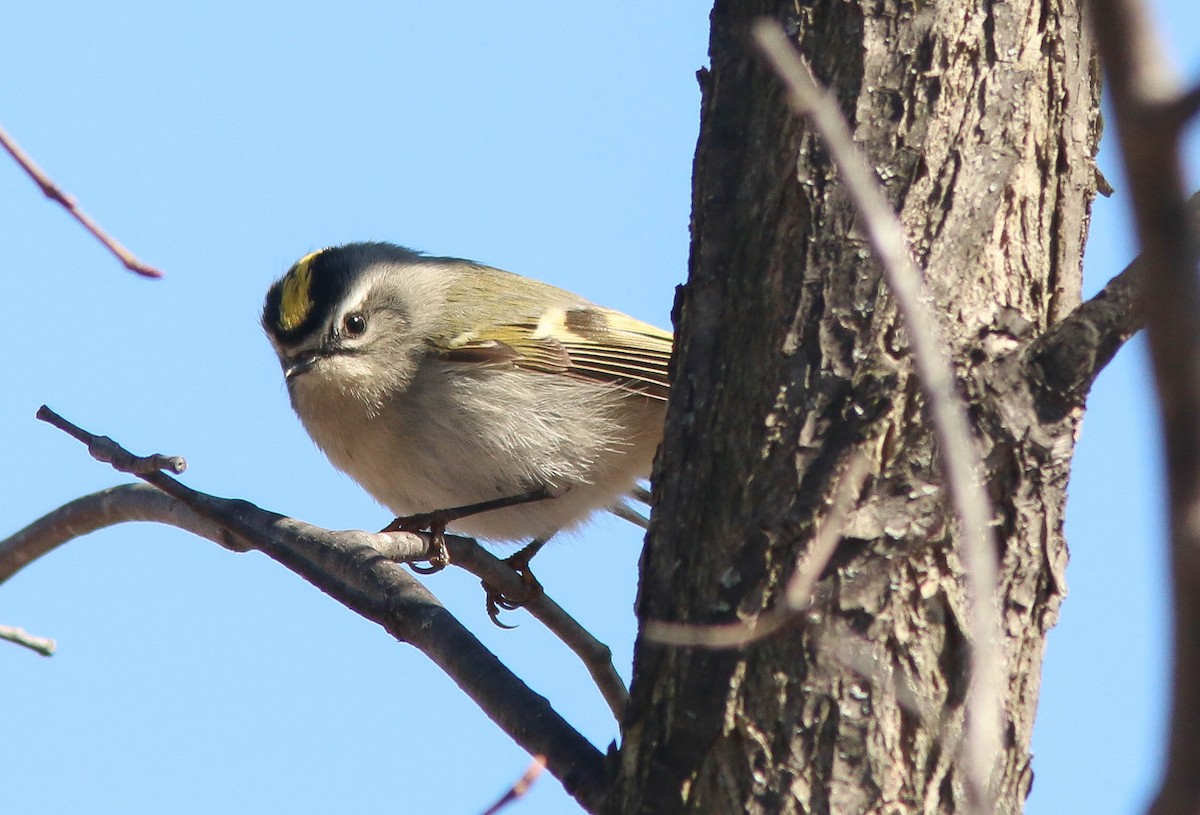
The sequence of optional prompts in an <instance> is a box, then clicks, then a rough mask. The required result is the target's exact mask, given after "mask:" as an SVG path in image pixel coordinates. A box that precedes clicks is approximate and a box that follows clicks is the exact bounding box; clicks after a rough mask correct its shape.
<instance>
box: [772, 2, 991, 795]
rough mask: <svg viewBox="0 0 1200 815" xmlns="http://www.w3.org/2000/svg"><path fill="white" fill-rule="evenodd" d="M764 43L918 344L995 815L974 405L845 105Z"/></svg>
mask: <svg viewBox="0 0 1200 815" xmlns="http://www.w3.org/2000/svg"><path fill="white" fill-rule="evenodd" d="M754 35H755V39H756V40H757V42H758V45H759V47H760V48H761V49H762V51H763V53H764V54H765V55H766V56H767V58H768V60H769V61H770V63H771V65H772V66H773V67H774V68H775V71H776V72H777V73H778V74H779V76H780V77H781V78H782V79H783V81H784V83H785V84H786V86H787V89H788V96H789V101H790V103H791V105H792V108H793V109H794V110H795V111H796V113H797V114H799V115H802V116H805V117H807V118H808V119H809V121H810V122H811V123H812V124H813V126H814V128H816V130H817V131H818V132H819V133H820V134H821V136H822V138H823V140H824V142H825V145H826V147H827V148H828V150H829V153H830V155H831V156H832V158H833V161H834V163H835V164H836V165H837V167H838V171H839V173H840V174H841V178H842V180H843V181H844V183H845V185H846V189H847V191H848V192H849V194H850V196H851V198H852V199H853V200H854V203H855V206H856V207H857V209H858V212H859V214H861V215H862V219H863V224H864V226H865V227H866V230H867V233H868V235H869V237H870V241H871V245H872V246H873V247H874V249H875V254H876V256H877V257H878V259H879V264H880V267H881V270H882V272H883V275H884V278H885V279H886V280H887V283H888V287H889V288H890V289H891V292H892V296H893V298H895V301H896V305H897V307H898V308H899V310H900V313H901V314H902V315H903V318H904V327H905V329H906V331H907V333H908V338H909V343H910V345H911V347H912V355H913V362H914V365H915V366H916V371H917V378H918V381H919V384H920V386H921V391H922V393H923V394H924V396H925V401H926V404H927V405H928V407H929V411H930V414H931V419H932V424H933V428H934V433H935V434H936V436H937V440H938V444H939V446H938V449H939V452H940V455H941V462H942V468H943V472H944V473H945V479H946V486H947V488H948V490H949V492H950V498H951V501H952V503H953V505H954V510H955V515H956V516H957V517H958V520H959V523H960V524H961V526H962V549H961V551H962V558H963V562H964V566H965V571H966V574H967V581H968V586H969V588H970V597H971V616H970V630H971V638H972V640H973V643H972V644H973V647H972V648H971V673H972V677H973V679H972V682H971V686H970V688H969V690H968V700H967V706H968V713H967V716H966V724H965V727H966V730H967V737H966V753H967V756H966V759H967V760H966V764H967V773H966V776H967V783H968V785H969V787H970V788H971V789H970V792H971V797H972V803H973V805H974V806H975V807H976V808H977V809H978V810H980V811H991V806H990V804H991V801H992V798H993V796H992V793H991V790H990V788H989V780H990V778H991V775H992V770H993V768H994V766H995V762H996V756H998V755H1000V720H1001V714H1002V702H1001V694H1000V687H1001V682H1000V659H999V653H998V649H999V642H1000V627H999V613H998V611H997V608H996V596H995V594H996V581H997V573H998V566H997V564H996V549H995V545H994V543H993V539H992V533H991V530H990V528H989V527H988V522H989V519H990V518H991V515H992V511H991V507H990V503H989V501H988V497H987V493H986V491H985V490H984V488H983V485H982V484H981V483H980V478H979V474H980V473H981V472H982V465H981V462H980V458H979V453H978V450H977V448H976V446H975V442H974V440H973V438H972V436H971V426H970V422H969V421H968V419H967V411H966V407H965V405H964V404H963V401H962V399H961V398H960V397H959V395H958V392H957V390H955V377H954V369H953V367H952V365H951V362H950V358H949V355H948V353H947V351H946V350H945V348H944V343H943V341H942V339H941V330H940V328H939V325H940V323H939V320H938V315H937V313H936V312H935V311H934V310H933V309H932V308H931V307H930V306H929V303H928V298H927V296H926V294H925V292H924V286H923V283H922V279H921V273H920V271H919V270H918V269H917V267H916V264H915V263H914V262H913V260H912V256H911V254H910V252H909V249H908V243H907V240H906V239H905V235H904V228H903V227H902V226H901V225H900V222H899V220H898V219H897V218H896V216H895V214H894V213H893V212H892V209H891V207H890V206H889V205H888V202H887V199H886V198H885V197H884V195H883V192H882V190H881V189H880V186H879V182H878V179H877V178H876V177H875V174H874V173H873V172H872V170H871V168H870V167H869V166H868V165H867V163H866V161H865V160H864V159H863V158H862V156H861V154H860V153H859V151H858V150H857V149H856V148H855V146H854V141H853V137H852V135H851V133H850V130H849V128H848V127H847V125H846V122H845V120H844V119H843V118H842V115H841V111H840V109H839V108H838V106H837V103H836V102H835V101H834V100H833V99H832V97H830V96H829V94H828V93H826V92H824V91H822V90H821V89H820V88H819V86H818V85H817V82H816V80H815V79H814V78H813V76H812V73H811V71H810V69H809V67H808V65H807V64H806V63H805V62H804V61H803V59H802V58H801V57H800V55H799V54H798V53H797V52H796V50H795V48H793V47H792V45H791V43H790V42H789V41H788V39H787V37H786V36H785V35H784V33H783V31H782V29H780V27H779V25H778V24H777V23H773V22H767V21H761V22H759V24H757V25H756V26H755V29H754Z"/></svg>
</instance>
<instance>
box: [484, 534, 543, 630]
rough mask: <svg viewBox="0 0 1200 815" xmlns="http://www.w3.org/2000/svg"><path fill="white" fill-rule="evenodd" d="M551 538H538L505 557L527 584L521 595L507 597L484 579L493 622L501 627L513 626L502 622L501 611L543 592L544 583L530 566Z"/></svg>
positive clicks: (488, 607)
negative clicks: (535, 575)
mask: <svg viewBox="0 0 1200 815" xmlns="http://www.w3.org/2000/svg"><path fill="white" fill-rule="evenodd" d="M548 540H550V538H548V537H547V538H538V539H536V540H534V541H531V542H530V543H529V544H528V545H526V546H525V547H524V548H522V549H521V550H520V551H518V552H517V553H516V554H514V555H510V556H509V557H506V558H505V559H504V563H506V564H507V565H508V566H509V568H511V569H512V570H513V571H514V572H516V573H517V574H518V575H520V576H521V581H522V582H523V583H524V584H525V590H524V591H523V592H522V593H521V596H520V597H506V596H504V594H503V593H501V592H500V590H499V589H497V588H495V587H494V586H490V585H488V582H487V581H486V580H485V581H483V588H484V589H485V590H486V591H487V612H488V616H489V617H491V618H492V622H493V623H495V624H496V625H498V626H500V627H501V628H513V626H511V625H505V624H504V623H502V622H500V611H501V610H504V611H514V610H516V609H518V608H520V607H521V606H523V605H525V604H526V603H528V602H529V601H530V600H532V599H533V598H534V597H536V596H537V595H539V594H541V592H542V584H541V583H539V582H538V580H537V578H536V577H534V576H533V571H532V570H531V569H530V568H529V561H531V560H533V556H534V555H536V554H537V553H538V552H539V551H541V549H542V547H543V546H545V545H546V541H548Z"/></svg>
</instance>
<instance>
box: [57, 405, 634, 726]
mask: <svg viewBox="0 0 1200 815" xmlns="http://www.w3.org/2000/svg"><path fill="white" fill-rule="evenodd" d="M37 417H38V418H39V419H41V420H42V421H44V422H48V423H50V424H52V425H54V426H55V427H57V428H58V429H59V430H62V431H63V432H65V433H67V434H68V435H70V436H71V437H72V438H74V439H75V440H76V441H79V442H82V443H83V444H85V445H87V448H88V452H89V453H90V454H91V455H92V457H93V458H95V459H96V460H97V461H101V462H104V463H106V464H110V465H112V466H113V468H115V469H117V470H120V471H121V472H125V473H131V474H133V475H138V476H142V475H146V474H149V473H155V472H158V471H160V470H162V469H172V471H173V472H176V473H179V472H183V470H184V468H186V466H187V465H186V463H185V462H184V460H183V457H182V456H162V455H158V454H155V455H152V456H144V457H143V456H134V455H132V454H131V453H129V452H128V451H126V450H125V449H124V448H123V447H121V446H120V445H119V444H117V443H116V442H115V441H113V440H112V439H110V438H108V437H107V436H96V435H94V434H92V433H89V432H88V431H86V430H84V429H82V428H80V427H78V426H77V425H75V424H72V423H71V422H70V421H68V420H66V419H64V418H63V417H62V416H60V415H58V414H57V413H55V412H54V411H53V410H51V409H50V408H48V407H47V406H45V405H42V406H41V407H40V408H38V412H37ZM176 467H177V468H178V469H176ZM388 530H391V527H388ZM388 530H385V531H384V532H380V533H378V534H376V535H371V534H370V533H366V532H363V533H357V534H361V535H364V536H367V539H368V540H369V543H368V545H372V546H374V547H375V548H376V549H378V550H379V551H380V552H384V553H386V555H387V557H389V558H391V559H392V560H396V561H402V562H406V563H411V562H413V561H417V560H421V559H423V558H426V557H428V556H429V554H430V552H429V548H428V546H427V545H421V546H419V547H418V550H414V548H413V547H412V543H413V542H414V540H418V541H420V540H424V541H428V538H424V537H420V538H413V537H408V536H407V534H406V533H397V532H393V531H388ZM201 534H202V533H201ZM334 534H341V533H334ZM206 537H207V536H206ZM442 540H443V543H444V545H445V546H446V547H447V548H448V549H449V552H450V561H451V562H452V563H454V564H455V565H457V566H460V567H462V568H463V569H466V570H467V571H469V572H471V573H472V574H474V575H475V576H476V577H478V578H480V579H481V580H483V581H484V582H485V583H487V584H488V585H490V586H494V587H496V588H497V589H499V590H500V591H501V592H506V593H508V594H509V595H510V596H513V597H515V596H518V595H519V594H520V593H521V592H522V591H523V590H524V589H526V588H527V587H526V586H525V585H524V584H523V583H522V582H521V578H520V577H519V576H518V575H517V574H516V572H514V571H513V570H512V569H511V568H510V567H508V566H507V565H505V564H504V562H503V561H501V560H500V559H499V558H496V557H495V556H493V555H492V554H490V553H489V552H487V551H486V550H485V549H483V548H482V547H481V546H479V544H478V543H476V542H475V541H474V540H472V539H470V538H463V537H459V536H455V535H443V536H442ZM401 543H404V544H407V546H405V548H404V549H403V550H400V549H398V548H396V547H398V546H399V545H400V544H401ZM524 607H525V609H526V610H527V611H529V613H530V614H532V615H533V616H534V618H535V619H537V620H538V621H540V622H541V623H542V624H543V625H545V626H546V627H547V628H548V629H550V631H551V632H552V633H553V634H554V635H555V636H557V637H558V638H559V639H560V640H562V641H563V643H565V644H566V646H567V647H568V648H570V649H571V650H572V651H573V652H574V653H575V654H576V655H577V656H578V657H579V659H580V661H582V662H583V664H584V667H586V668H587V670H588V673H589V674H591V676H592V679H593V680H594V681H595V682H596V686H597V688H599V690H600V694H601V695H602V696H603V697H604V701H605V702H607V703H608V706H609V709H610V710H612V712H613V716H614V718H616V720H617V721H618V722H620V721H621V720H622V718H623V717H624V715H625V707H626V705H627V704H628V703H629V691H628V690H627V689H626V688H625V683H624V681H622V679H621V677H620V674H618V673H617V671H616V668H614V667H613V664H612V651H611V650H610V649H609V647H608V646H607V645H604V644H603V643H602V642H600V641H599V640H597V639H596V638H595V637H593V636H592V634H591V632H589V631H588V630H587V629H586V628H584V627H583V626H581V625H580V624H579V623H578V622H576V620H575V618H573V617H572V616H571V615H570V614H568V613H567V612H566V611H565V610H563V608H562V606H560V605H558V603H556V602H554V600H552V599H550V597H548V596H547V595H546V593H545V592H544V591H542V592H538V593H537V595H536V596H534V597H533V598H531V599H530V600H529V601H528V602H527V603H525V604H524Z"/></svg>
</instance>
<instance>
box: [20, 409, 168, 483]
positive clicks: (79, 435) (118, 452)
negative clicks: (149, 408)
mask: <svg viewBox="0 0 1200 815" xmlns="http://www.w3.org/2000/svg"><path fill="white" fill-rule="evenodd" d="M37 417H38V418H39V419H41V420H42V421H43V422H47V423H49V424H52V425H54V426H55V427H57V428H58V429H59V430H61V431H63V432H64V433H66V434H67V435H68V436H71V437H72V438H73V439H75V440H76V441H81V442H83V443H84V444H86V445H87V449H88V454H89V455H91V457H92V458H94V459H96V461H99V462H101V463H102V464H109V465H112V468H113V469H114V470H117V471H118V472H122V473H129V474H130V475H145V474H146V473H157V472H161V471H162V470H169V471H170V472H173V473H175V474H176V475H179V474H180V473H182V472H183V471H184V470H186V469H187V461H186V460H184V458H183V456H164V455H162V454H161V453H153V454H151V455H149V456H135V455H133V454H131V453H130V452H129V451H128V450H125V449H124V448H122V447H121V445H119V444H117V443H116V442H115V441H113V440H112V439H110V438H109V437H108V436H97V435H94V434H92V433H89V432H87V431H86V430H84V429H83V428H81V427H79V426H77V425H74V424H71V423H70V422H68V421H67V420H66V419H64V418H63V417H62V416H59V415H58V414H57V413H55V412H54V411H53V410H51V409H50V408H48V407H46V406H45V405H42V406H41V407H40V408H38V412H37Z"/></svg>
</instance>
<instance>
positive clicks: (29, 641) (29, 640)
mask: <svg viewBox="0 0 1200 815" xmlns="http://www.w3.org/2000/svg"><path fill="white" fill-rule="evenodd" d="M0 640H7V641H9V642H12V643H16V644H17V645H23V646H25V647H26V648H28V649H29V650H30V651H34V652H36V653H39V654H41V655H42V656H44V657H49V656H54V650H55V648H57V647H58V646H57V644H56V643H55V642H54V640H52V639H49V638H47V637H37V636H34V635H33V634H30V633H29V632H27V631H26V630H25V629H24V628H15V627H13V626H11V625H0Z"/></svg>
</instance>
